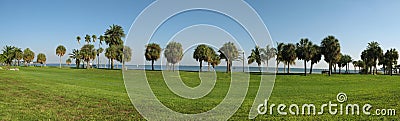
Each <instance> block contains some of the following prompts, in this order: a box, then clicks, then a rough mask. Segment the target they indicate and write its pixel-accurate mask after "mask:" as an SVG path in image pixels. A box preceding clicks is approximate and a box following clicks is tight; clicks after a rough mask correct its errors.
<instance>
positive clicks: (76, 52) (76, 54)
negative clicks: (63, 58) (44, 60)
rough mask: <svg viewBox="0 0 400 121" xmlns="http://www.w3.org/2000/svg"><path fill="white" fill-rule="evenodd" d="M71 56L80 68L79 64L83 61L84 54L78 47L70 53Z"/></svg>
mask: <svg viewBox="0 0 400 121" xmlns="http://www.w3.org/2000/svg"><path fill="white" fill-rule="evenodd" d="M69 57H70V58H72V59H75V65H76V68H77V69H79V65H80V63H81V59H82V54H81V51H80V50H78V49H74V50H72V53H70V54H69Z"/></svg>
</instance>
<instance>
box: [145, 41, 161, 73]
mask: <svg viewBox="0 0 400 121" xmlns="http://www.w3.org/2000/svg"><path fill="white" fill-rule="evenodd" d="M160 55H161V47H160V45H158V44H156V43H151V44H148V45H146V52H145V54H144V56H145V57H146V60H147V61H151V70H154V61H157V60H158V59H159V58H160Z"/></svg>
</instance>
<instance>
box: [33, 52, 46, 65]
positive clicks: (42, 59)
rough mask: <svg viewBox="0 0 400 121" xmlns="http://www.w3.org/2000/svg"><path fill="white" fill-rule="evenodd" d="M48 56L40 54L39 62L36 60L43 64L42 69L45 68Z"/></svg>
mask: <svg viewBox="0 0 400 121" xmlns="http://www.w3.org/2000/svg"><path fill="white" fill-rule="evenodd" d="M46 60H47V59H46V55H45V54H43V53H39V54H38V55H37V60H36V62H38V63H40V64H41V67H43V64H46Z"/></svg>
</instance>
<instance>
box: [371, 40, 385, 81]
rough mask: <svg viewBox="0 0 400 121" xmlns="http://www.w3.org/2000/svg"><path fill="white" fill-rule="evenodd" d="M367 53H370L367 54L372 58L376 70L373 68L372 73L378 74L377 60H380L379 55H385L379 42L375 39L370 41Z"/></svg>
mask: <svg viewBox="0 0 400 121" xmlns="http://www.w3.org/2000/svg"><path fill="white" fill-rule="evenodd" d="M367 53H368V54H367V58H369V59H370V60H372V61H371V63H372V66H374V70H372V69H371V73H372V74H376V72H377V68H376V65H377V61H378V59H379V57H381V56H383V50H382V48H381V47H380V45H379V43H378V42H375V41H373V42H370V43H368V46H367ZM371 68H372V67H371Z"/></svg>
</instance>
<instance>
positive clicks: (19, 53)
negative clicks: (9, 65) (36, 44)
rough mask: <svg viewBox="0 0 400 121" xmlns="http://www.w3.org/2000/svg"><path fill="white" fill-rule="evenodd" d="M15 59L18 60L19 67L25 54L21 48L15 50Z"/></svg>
mask: <svg viewBox="0 0 400 121" xmlns="http://www.w3.org/2000/svg"><path fill="white" fill-rule="evenodd" d="M13 51H14V58H15V59H16V60H17V65H18V66H19V62H20V60H22V58H23V56H24V55H23V54H24V53H22V50H21V48H17V47H16V48H14V50H13Z"/></svg>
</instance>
